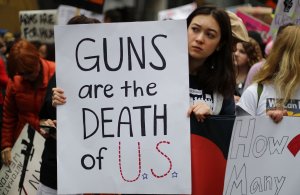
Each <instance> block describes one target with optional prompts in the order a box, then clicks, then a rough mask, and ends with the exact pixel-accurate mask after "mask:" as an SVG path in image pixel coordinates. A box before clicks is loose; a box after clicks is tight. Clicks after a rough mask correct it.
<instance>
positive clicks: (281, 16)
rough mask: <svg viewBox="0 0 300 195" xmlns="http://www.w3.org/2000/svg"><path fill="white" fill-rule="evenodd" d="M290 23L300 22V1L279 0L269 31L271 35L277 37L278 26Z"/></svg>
mask: <svg viewBox="0 0 300 195" xmlns="http://www.w3.org/2000/svg"><path fill="white" fill-rule="evenodd" d="M288 23H292V24H298V25H299V24H300V2H299V1H287V0H278V2H277V6H276V10H275V16H274V18H273V20H272V24H271V29H270V32H269V33H270V35H271V36H272V37H273V38H275V35H276V33H277V31H278V28H279V27H280V26H282V25H285V24H288Z"/></svg>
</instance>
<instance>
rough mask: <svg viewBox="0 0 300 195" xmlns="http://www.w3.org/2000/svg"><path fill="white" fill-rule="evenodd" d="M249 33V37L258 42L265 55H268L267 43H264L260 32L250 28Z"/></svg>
mask: <svg viewBox="0 0 300 195" xmlns="http://www.w3.org/2000/svg"><path fill="white" fill-rule="evenodd" d="M248 35H249V37H251V38H253V39H254V40H255V41H256V42H257V43H258V45H259V47H260V50H261V51H262V52H263V57H266V56H265V53H264V51H265V49H266V44H265V43H264V41H263V39H262V37H261V35H260V33H259V32H257V31H254V30H250V31H248Z"/></svg>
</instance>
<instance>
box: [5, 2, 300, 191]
mask: <svg viewBox="0 0 300 195" xmlns="http://www.w3.org/2000/svg"><path fill="white" fill-rule="evenodd" d="M129 13H130V9H128V8H126V9H114V10H108V11H106V12H105V13H104V19H103V22H127V21H132V17H131V15H130V14H129ZM88 23H100V21H98V20H96V19H91V18H86V17H85V16H77V17H74V18H73V19H71V20H70V21H69V23H68V24H70V25H71V24H88ZM187 25H188V27H187V34H188V54H189V64H188V66H189V75H190V77H189V79H190V81H189V82H190V90H192V91H202V92H203V93H201V97H200V94H199V96H197V97H195V94H193V96H192V95H191V96H190V97H191V98H190V99H191V102H190V104H191V105H190V108H187V111H188V114H189V115H190V116H195V120H197V121H198V122H203V121H205V119H206V118H207V117H209V116H210V115H245V114H248V115H253V116H256V115H257V116H262V115H269V116H270V117H271V118H272V119H273V120H274V122H280V121H281V120H282V119H283V116H286V115H288V110H286V107H285V105H286V104H287V103H289V102H290V101H292V100H295V99H297V100H299V101H300V86H299V84H300V62H299V61H300V57H299V52H298V51H299V49H298V48H299V46H300V40H299V39H297V37H299V36H300V27H299V26H297V25H294V24H289V25H285V26H284V27H283V28H282V29H281V30H280V33H279V35H278V36H277V38H276V40H272V41H270V42H269V43H264V42H263V40H262V37H261V36H260V34H259V33H258V32H254V31H251V32H248V31H247V30H246V27H245V25H244V23H243V21H242V20H241V19H240V18H239V17H238V16H237V15H236V14H234V13H232V12H226V11H225V10H223V9H221V8H216V7H213V6H201V7H198V8H196V10H195V11H193V12H192V13H191V14H190V15H189V17H188V18H187ZM252 69H253V70H252ZM287 70H290V71H287ZM0 82H1V83H0V84H1V93H0V106H1V128H2V130H1V134H0V135H1V159H2V162H3V163H4V164H5V165H9V164H10V162H11V149H12V147H13V145H14V143H15V141H16V139H17V137H18V135H19V134H20V131H21V129H22V128H23V126H24V124H26V123H29V124H30V125H31V126H32V127H33V128H34V129H36V130H37V132H39V133H40V134H42V135H43V136H44V137H45V139H46V143H45V149H44V154H43V157H42V159H43V162H42V169H41V182H42V184H41V185H42V190H49V189H48V188H50V191H51V190H54V191H52V193H56V188H57V185H56V182H57V178H56V175H54V176H53V175H52V174H50V175H49V173H47V171H49V170H52V172H56V137H55V136H54V137H53V135H49V134H48V132H47V131H46V129H43V127H41V126H50V127H54V128H55V127H56V113H55V112H56V110H55V107H56V106H59V105H63V104H65V103H66V97H65V96H64V93H63V89H60V88H58V87H57V86H56V84H55V49H54V44H46V43H41V42H29V41H26V40H24V39H21V38H20V37H19V36H17V35H16V36H15V35H14V34H12V33H10V32H6V33H5V34H2V35H1V36H0ZM259 85H262V86H263V91H262V95H261V96H260V97H258V96H257V88H258V86H259ZM202 94H207V95H209V96H210V97H213V98H212V100H208V99H205V95H204V96H202ZM267 98H275V99H276V100H278V101H277V103H276V105H275V107H268V106H267V105H266V99H267ZM2 108H3V109H2ZM191 120H192V118H191ZM41 147H42V146H41ZM49 159H50V160H49ZM51 160H52V162H50V161H51ZM45 163H46V164H45ZM47 163H49V164H47ZM51 163H52V164H51ZM53 163H54V164H53ZM45 175H47V177H46V176H45ZM40 193H41V192H40ZM41 194H42V193H41ZM46 194H47V193H46Z"/></svg>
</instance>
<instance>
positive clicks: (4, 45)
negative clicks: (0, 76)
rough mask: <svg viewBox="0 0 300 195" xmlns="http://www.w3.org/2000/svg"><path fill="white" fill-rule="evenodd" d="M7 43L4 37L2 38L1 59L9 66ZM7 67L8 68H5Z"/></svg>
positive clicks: (0, 44)
mask: <svg viewBox="0 0 300 195" xmlns="http://www.w3.org/2000/svg"><path fill="white" fill-rule="evenodd" d="M6 51H7V47H6V43H5V41H4V39H3V38H2V37H0V58H1V59H2V60H3V62H4V64H7V59H6V56H5V54H6ZM5 67H6V66H5Z"/></svg>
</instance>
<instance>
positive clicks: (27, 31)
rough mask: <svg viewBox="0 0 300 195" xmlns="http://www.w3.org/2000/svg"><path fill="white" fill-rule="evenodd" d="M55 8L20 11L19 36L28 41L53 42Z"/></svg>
mask: <svg viewBox="0 0 300 195" xmlns="http://www.w3.org/2000/svg"><path fill="white" fill-rule="evenodd" d="M56 12H57V11H56V10H30V11H20V12H19V19H20V23H21V36H22V37H23V38H24V39H27V40H28V41H40V42H43V43H53V42H54V25H55V24H56Z"/></svg>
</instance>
